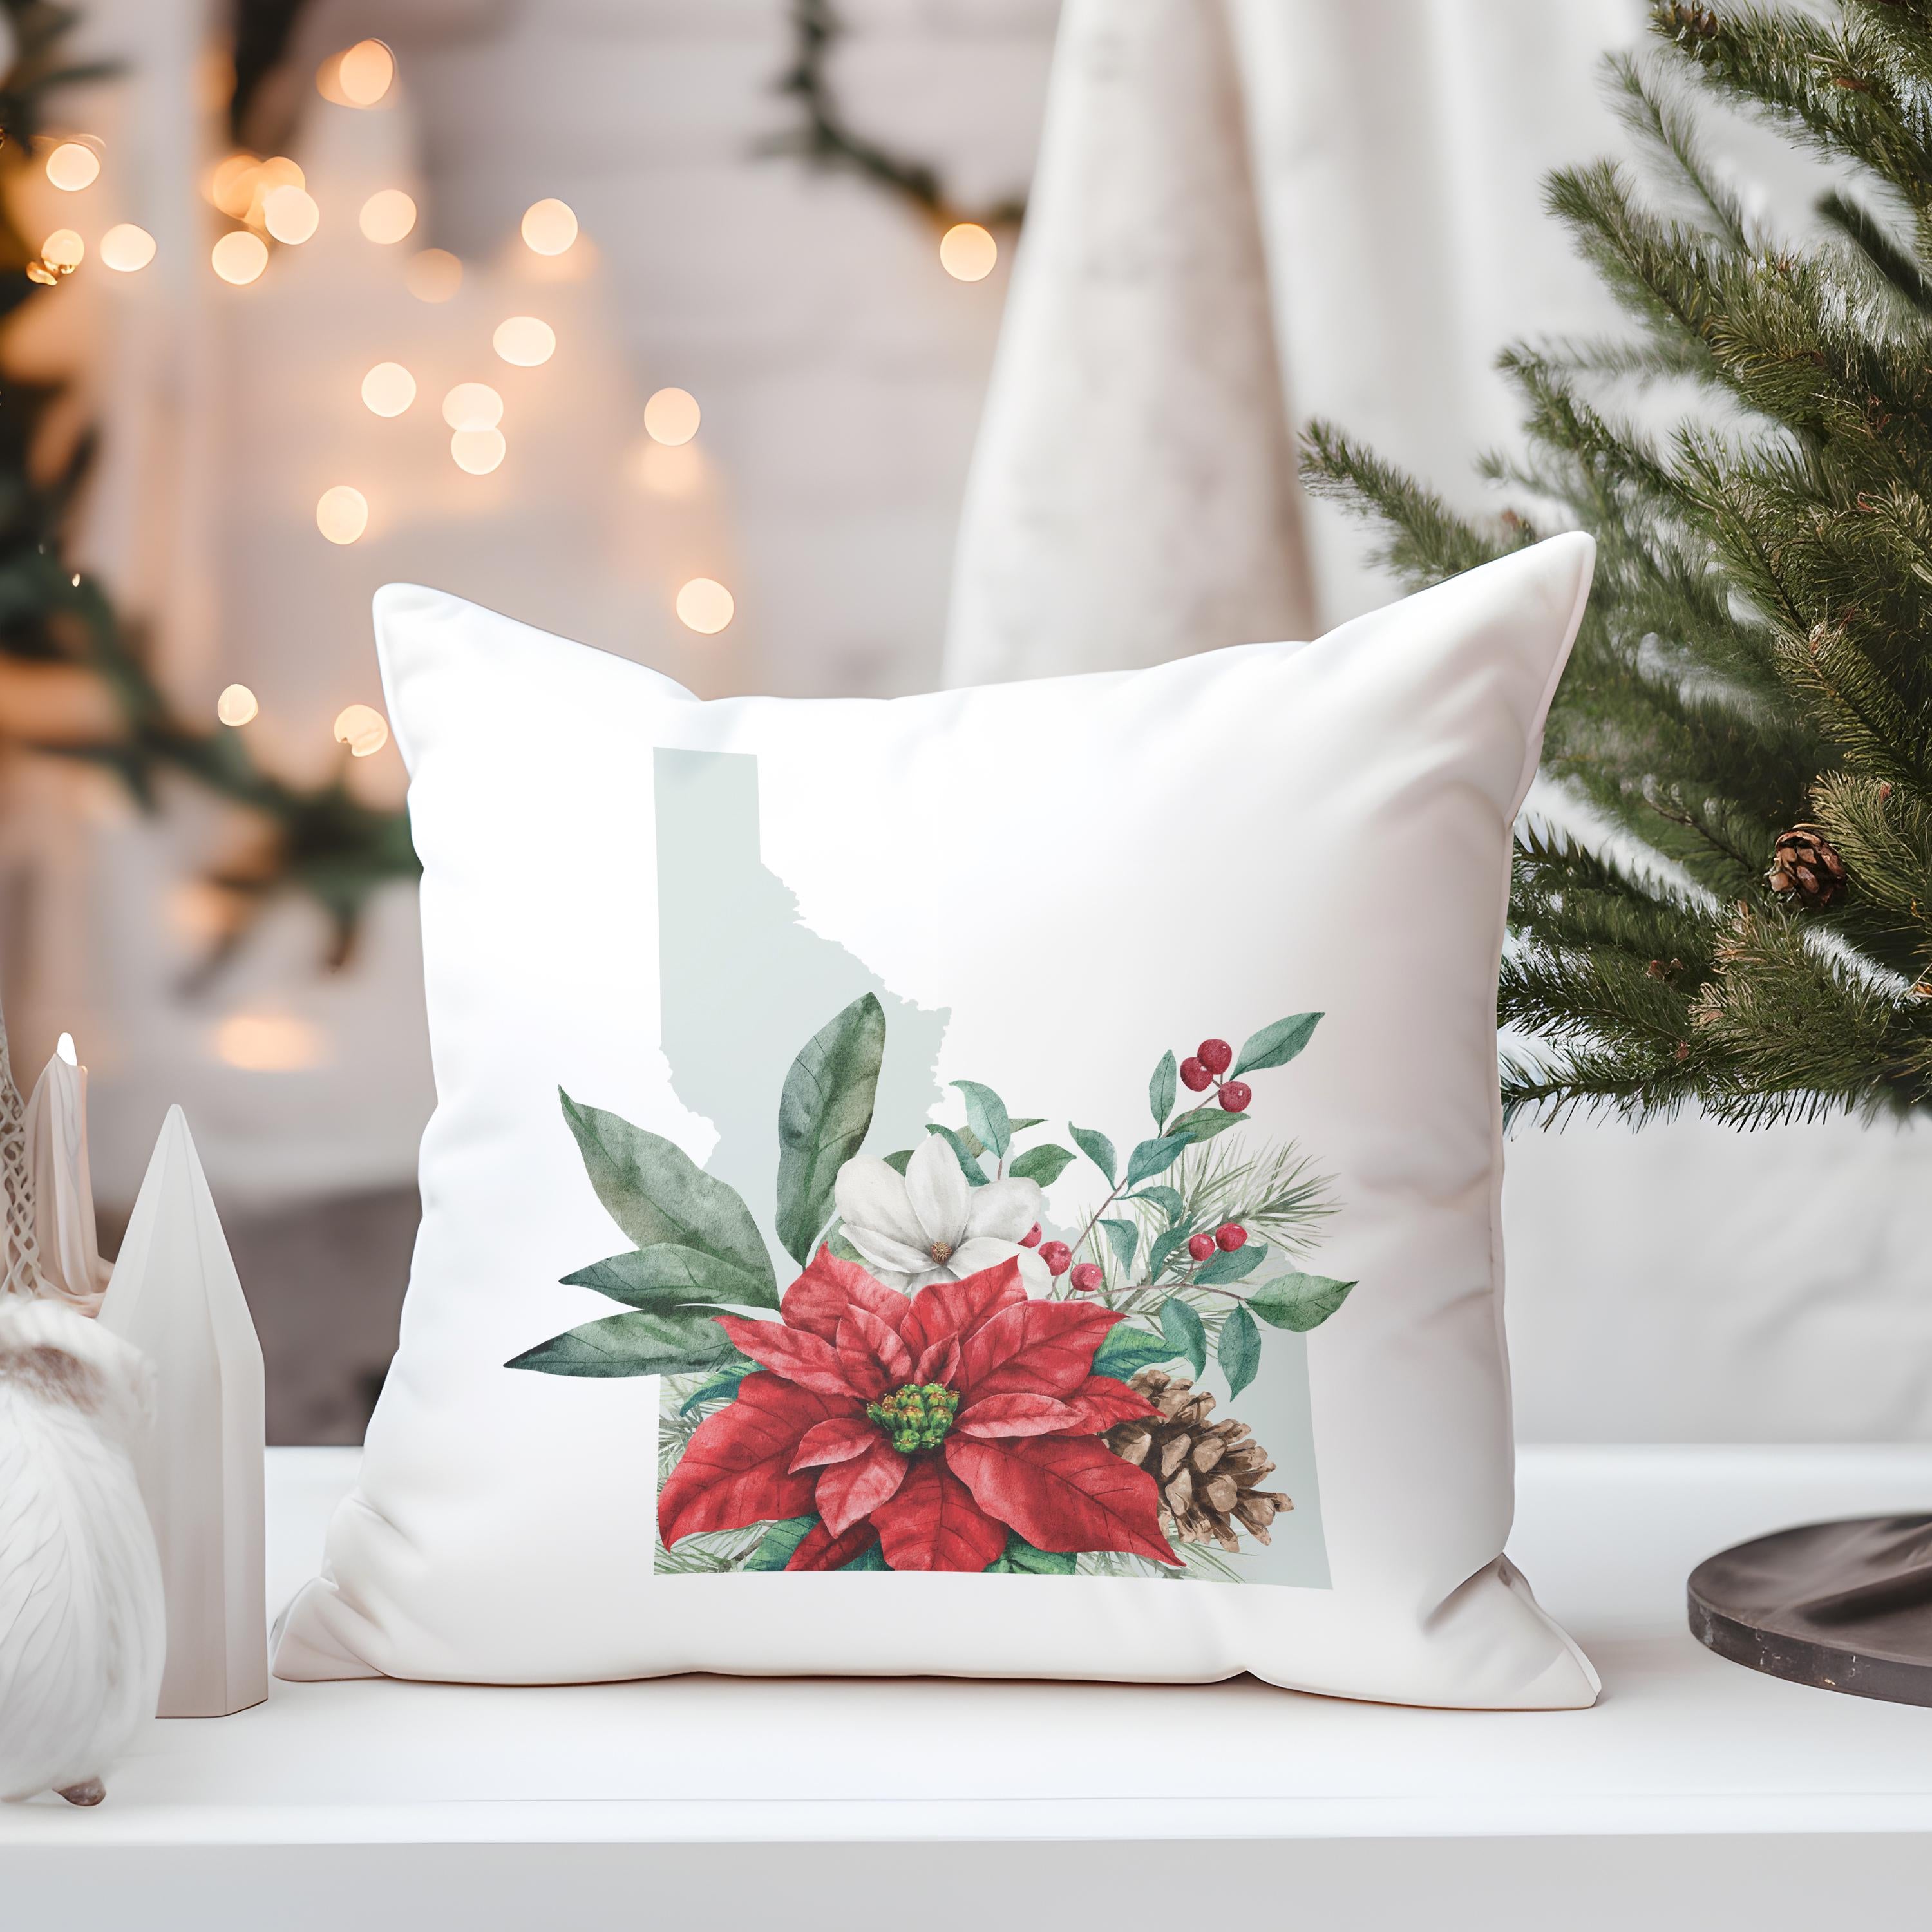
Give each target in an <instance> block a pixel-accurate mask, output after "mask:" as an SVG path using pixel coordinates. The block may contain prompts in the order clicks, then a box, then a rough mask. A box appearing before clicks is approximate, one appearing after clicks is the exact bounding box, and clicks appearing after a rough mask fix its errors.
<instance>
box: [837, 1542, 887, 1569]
mask: <svg viewBox="0 0 1932 1932" xmlns="http://www.w3.org/2000/svg"><path fill="white" fill-rule="evenodd" d="M838 1567H839V1568H840V1569H841V1570H883V1568H885V1567H886V1553H885V1552H884V1551H883V1550H881V1549H880V1547H879V1546H878V1545H877V1544H876V1543H868V1544H866V1546H865V1548H864V1549H863V1550H860V1551H859V1553H858V1555H857V1556H855V1557H853V1559H852V1560H851V1562H849V1563H841V1564H840V1565H839V1566H838Z"/></svg>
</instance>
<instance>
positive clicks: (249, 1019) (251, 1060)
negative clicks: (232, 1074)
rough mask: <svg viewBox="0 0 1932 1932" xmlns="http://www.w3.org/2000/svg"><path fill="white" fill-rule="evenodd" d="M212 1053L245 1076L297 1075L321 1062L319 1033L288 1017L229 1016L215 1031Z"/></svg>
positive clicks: (282, 1015)
mask: <svg viewBox="0 0 1932 1932" xmlns="http://www.w3.org/2000/svg"><path fill="white" fill-rule="evenodd" d="M214 1051H215V1054H216V1056H217V1058H219V1059H220V1060H222V1061H224V1062H225V1063H226V1064H227V1065H229V1066H230V1067H240V1068H241V1069H242V1070H243V1071H244V1072H245V1073H301V1072H302V1070H304V1069H305V1067H315V1066H319V1065H320V1064H321V1062H322V1060H323V1037H322V1034H321V1032H320V1030H319V1029H318V1028H316V1027H314V1026H313V1025H311V1024H310V1023H309V1022H308V1021H307V1020H299V1019H296V1017H295V1016H293V1014H291V1013H231V1014H229V1016H228V1017H227V1019H225V1020H223V1022H221V1024H220V1025H219V1026H217V1028H215V1029H214Z"/></svg>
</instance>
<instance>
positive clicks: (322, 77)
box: [315, 40, 396, 107]
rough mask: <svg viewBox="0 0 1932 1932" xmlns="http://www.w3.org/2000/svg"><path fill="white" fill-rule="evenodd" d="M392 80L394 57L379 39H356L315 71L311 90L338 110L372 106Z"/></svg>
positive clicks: (382, 95) (385, 93)
mask: <svg viewBox="0 0 1932 1932" xmlns="http://www.w3.org/2000/svg"><path fill="white" fill-rule="evenodd" d="M395 78H396V57H395V55H394V54H392V52H390V51H389V49H388V48H387V47H386V46H384V45H383V43H382V42H381V41H380V40H358V41H357V42H356V44H355V45H354V46H353V47H350V48H348V49H345V50H344V52H341V53H339V54H331V55H329V58H328V59H326V61H324V62H323V64H322V65H321V66H320V67H319V68H317V69H316V74H315V87H316V92H317V93H318V94H320V95H321V96H322V98H323V99H324V100H325V101H331V102H332V103H333V104H335V106H336V107H374V106H375V105H376V104H377V102H379V101H381V100H382V99H383V97H384V96H385V95H387V94H388V92H389V89H390V88H391V87H392V86H394V85H395Z"/></svg>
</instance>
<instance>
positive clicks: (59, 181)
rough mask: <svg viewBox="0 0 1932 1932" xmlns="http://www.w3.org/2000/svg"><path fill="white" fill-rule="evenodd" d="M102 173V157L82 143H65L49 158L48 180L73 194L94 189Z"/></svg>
mask: <svg viewBox="0 0 1932 1932" xmlns="http://www.w3.org/2000/svg"><path fill="white" fill-rule="evenodd" d="M100 173H101V157H100V156H99V155H98V154H96V153H95V151H94V150H93V149H92V148H90V147H89V146H88V145H87V144H86V142H83V141H63V142H62V143H61V144H60V145H59V146H58V147H57V148H55V149H54V151H52V153H51V154H49V155H48V157H47V179H48V180H49V181H51V182H52V184H53V185H54V186H55V187H58V188H65V189H66V190H67V191H68V193H70V194H71V193H75V192H77V190H80V189H81V188H84V187H92V186H93V185H94V184H95V180H96V179H97V178H98V177H99V175H100Z"/></svg>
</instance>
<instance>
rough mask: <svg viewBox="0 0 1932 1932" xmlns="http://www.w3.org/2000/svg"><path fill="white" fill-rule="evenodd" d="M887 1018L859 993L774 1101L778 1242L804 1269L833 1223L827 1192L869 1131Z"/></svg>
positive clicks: (796, 1065) (797, 1063) (796, 1064)
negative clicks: (818, 1242)
mask: <svg viewBox="0 0 1932 1932" xmlns="http://www.w3.org/2000/svg"><path fill="white" fill-rule="evenodd" d="M885 1052H886V1013H885V1009H884V1008H883V1007H881V1006H880V1004H879V1001H878V998H877V995H875V994H872V993H862V994H861V995H859V998H857V999H856V1000H854V1001H853V1002H852V1004H850V1006H849V1007H846V1008H844V1010H843V1011H842V1012H840V1013H838V1014H836V1015H835V1016H833V1017H832V1019H829V1020H828V1021H826V1023H825V1025H823V1026H822V1027H820V1028H819V1030H818V1031H817V1032H816V1033H815V1034H813V1035H812V1037H811V1039H809V1040H807V1041H806V1042H805V1046H804V1047H803V1049H802V1050H801V1051H800V1052H799V1056H798V1058H796V1060H794V1061H793V1062H792V1064H791V1069H790V1072H789V1073H787V1074H786V1076H785V1081H784V1091H783V1092H782V1093H781V1094H780V1095H779V1097H778V1220H777V1223H776V1225H777V1228H778V1239H779V1240H780V1241H781V1242H783V1243H784V1250H785V1252H786V1253H787V1254H788V1255H790V1256H791V1258H792V1259H793V1261H795V1262H797V1263H798V1264H799V1266H800V1267H801V1268H802V1267H803V1266H804V1265H805V1264H806V1263H807V1262H809V1261H810V1260H811V1252H812V1249H813V1247H814V1244H816V1242H817V1238H818V1235H819V1233H820V1230H821V1229H823V1227H824V1226H825V1224H826V1222H828V1221H829V1220H831V1218H832V1183H833V1182H834V1181H835V1180H836V1179H837V1178H838V1170H839V1169H841V1167H843V1166H844V1165H845V1163H847V1161H848V1160H850V1159H851V1158H852V1157H853V1155H854V1154H856V1153H857V1152H858V1151H859V1145H860V1144H861V1142H863V1141H864V1139H865V1135H866V1133H867V1131H868V1129H870V1127H871V1124H872V1104H873V1102H874V1100H876V1099H877V1096H878V1091H879V1067H880V1063H881V1062H882V1061H883V1059H884V1058H885Z"/></svg>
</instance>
